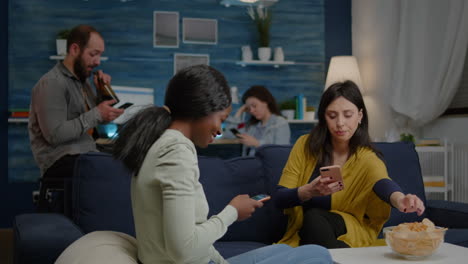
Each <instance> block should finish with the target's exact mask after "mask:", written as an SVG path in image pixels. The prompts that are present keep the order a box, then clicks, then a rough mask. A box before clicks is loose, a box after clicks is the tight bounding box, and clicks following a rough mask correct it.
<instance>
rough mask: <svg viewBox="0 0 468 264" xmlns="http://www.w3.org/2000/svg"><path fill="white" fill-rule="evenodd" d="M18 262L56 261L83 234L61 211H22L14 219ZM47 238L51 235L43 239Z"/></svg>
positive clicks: (16, 259) (33, 263)
mask: <svg viewBox="0 0 468 264" xmlns="http://www.w3.org/2000/svg"><path fill="white" fill-rule="evenodd" d="M13 228H14V230H15V234H14V240H15V256H14V258H15V263H22V264H36V263H54V262H55V260H56V259H57V257H58V256H59V255H60V253H61V252H62V251H63V250H64V249H65V248H66V247H67V246H68V245H70V244H71V243H73V241H75V240H76V239H78V238H80V237H81V236H83V233H82V232H81V230H80V228H78V227H77V226H76V225H74V224H73V223H72V222H71V221H70V220H68V218H67V217H65V216H64V215H61V214H22V215H18V216H16V217H15V219H14V223H13ZM43 238H48V239H43Z"/></svg>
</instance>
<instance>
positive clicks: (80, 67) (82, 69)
mask: <svg viewBox="0 0 468 264" xmlns="http://www.w3.org/2000/svg"><path fill="white" fill-rule="evenodd" d="M86 68H87V67H86V66H85V65H84V61H83V59H82V58H81V53H80V55H79V56H78V58H77V59H76V60H75V63H74V64H73V71H75V75H76V77H78V79H79V80H80V81H81V82H83V83H84V82H86V79H87V78H88V77H89V76H90V75H91V72H88V71H87V70H86Z"/></svg>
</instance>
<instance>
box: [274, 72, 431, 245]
mask: <svg viewBox="0 0 468 264" xmlns="http://www.w3.org/2000/svg"><path fill="white" fill-rule="evenodd" d="M318 118H319V120H318V121H319V122H318V125H317V126H316V127H315V128H314V129H313V130H312V131H311V133H310V134H309V135H304V136H302V137H300V138H299V139H298V140H297V142H296V144H295V145H294V147H293V149H292V151H291V154H290V156H289V159H288V161H287V163H286V166H285V168H284V170H283V174H282V176H281V179H280V182H279V185H278V189H277V193H276V204H277V206H278V207H280V208H284V209H286V210H285V213H286V214H287V215H288V218H289V222H288V228H287V232H286V234H285V235H284V237H283V238H282V239H281V241H280V242H279V243H285V244H289V245H291V246H298V245H304V244H318V245H322V246H325V247H327V248H342V247H365V246H371V245H373V244H374V243H375V242H376V240H377V236H378V234H379V232H380V230H381V229H382V226H383V224H384V223H385V222H386V221H387V220H388V218H389V217H390V209H391V206H393V207H395V208H397V209H398V210H400V211H401V212H405V213H411V212H417V213H418V215H421V214H422V213H423V212H424V205H423V202H422V201H421V200H420V199H419V198H418V197H416V196H415V195H411V194H407V195H405V194H403V193H402V191H401V188H400V187H399V186H398V185H397V184H396V183H395V182H393V181H392V180H391V179H390V178H389V177H388V174H387V169H386V167H385V164H384V162H383V161H382V160H381V154H380V153H379V152H378V151H377V150H375V149H374V147H373V146H372V144H371V141H370V137H369V132H368V117H367V110H366V107H365V105H364V100H363V98H362V95H361V93H360V91H359V88H358V87H357V86H356V84H355V83H353V82H351V81H346V82H343V83H335V84H333V85H331V86H330V87H329V88H328V89H327V90H326V91H325V92H324V94H323V95H322V98H321V100H320V106H319V109H318ZM330 165H340V166H341V173H342V176H343V182H341V181H334V180H332V179H331V178H329V177H327V178H325V177H323V176H321V175H320V171H319V168H320V167H324V166H330Z"/></svg>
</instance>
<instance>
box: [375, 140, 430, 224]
mask: <svg viewBox="0 0 468 264" xmlns="http://www.w3.org/2000/svg"><path fill="white" fill-rule="evenodd" d="M375 147H376V148H377V149H378V150H380V151H381V152H382V154H383V159H384V162H385V165H386V166H387V170H388V175H389V176H390V178H391V179H392V180H394V181H395V182H396V183H398V184H399V185H400V187H401V188H402V189H403V192H404V193H412V194H415V195H417V196H418V197H419V198H421V200H423V202H424V204H426V196H425V194H424V183H423V180H422V176H421V175H422V174H421V167H420V165H419V157H418V153H417V152H416V150H415V148H414V144H412V143H407V142H393V143H375ZM425 216H426V214H425V213H424V214H423V215H422V216H418V215H417V214H416V213H409V214H405V213H401V212H400V211H398V210H397V209H395V208H392V213H391V216H390V219H389V220H388V221H387V223H385V226H394V225H398V224H400V223H403V222H416V221H422V219H423V218H424V217H425Z"/></svg>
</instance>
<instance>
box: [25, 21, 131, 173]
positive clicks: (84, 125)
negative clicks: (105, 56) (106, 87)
mask: <svg viewBox="0 0 468 264" xmlns="http://www.w3.org/2000/svg"><path fill="white" fill-rule="evenodd" d="M103 52H104V39H103V38H102V36H101V34H100V33H99V32H97V31H96V29H94V28H93V27H91V26H88V25H79V26H76V27H75V28H73V29H72V30H71V32H70V36H69V37H68V39H67V55H66V56H65V59H64V60H63V62H61V61H59V62H58V63H57V64H56V65H55V66H54V67H53V68H52V69H51V70H50V71H49V72H48V73H46V74H45V75H44V76H42V78H41V79H40V80H39V81H38V82H37V84H36V85H35V86H34V88H33V89H32V94H31V105H30V116H29V125H28V130H29V138H30V141H31V149H32V152H33V154H34V158H35V160H36V162H37V164H38V166H39V168H40V170H41V176H42V177H43V178H44V179H45V178H58V179H60V178H69V177H71V176H72V174H73V168H74V164H75V160H76V158H77V157H78V155H79V154H81V153H86V152H91V151H98V150H97V149H96V143H95V141H94V139H93V137H92V133H93V130H94V127H95V126H97V125H98V124H99V123H106V122H110V121H112V120H114V119H116V118H117V117H119V116H120V115H121V114H122V113H123V112H124V110H122V109H116V108H113V107H112V106H111V105H112V104H113V103H116V102H115V101H114V100H109V101H103V102H101V103H100V104H98V105H96V104H97V102H96V96H95V94H94V92H93V91H92V89H91V85H90V83H89V80H88V79H89V77H90V76H91V74H92V70H93V69H94V68H95V67H97V66H99V64H100V60H101V55H102V53H103ZM98 78H100V79H101V80H102V81H103V82H105V83H107V84H110V81H111V77H110V76H109V75H108V74H104V73H103V72H102V71H101V70H99V71H98V72H97V74H96V75H95V76H94V85H95V86H97V85H98Z"/></svg>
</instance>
